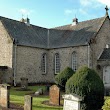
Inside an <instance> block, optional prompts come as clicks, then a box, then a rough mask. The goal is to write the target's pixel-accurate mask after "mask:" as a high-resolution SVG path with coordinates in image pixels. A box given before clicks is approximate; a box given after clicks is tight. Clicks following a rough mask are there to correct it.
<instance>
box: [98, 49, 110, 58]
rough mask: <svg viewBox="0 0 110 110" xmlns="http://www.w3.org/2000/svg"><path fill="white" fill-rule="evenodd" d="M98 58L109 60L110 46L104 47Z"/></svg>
mask: <svg viewBox="0 0 110 110" xmlns="http://www.w3.org/2000/svg"><path fill="white" fill-rule="evenodd" d="M98 60H110V48H105V49H104V50H103V52H102V54H101V56H100V57H99V59H98Z"/></svg>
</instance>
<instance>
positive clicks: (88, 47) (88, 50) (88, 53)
mask: <svg viewBox="0 0 110 110" xmlns="http://www.w3.org/2000/svg"><path fill="white" fill-rule="evenodd" d="M87 58H88V59H87V60H88V61H87V63H88V68H90V44H89V43H88V46H87Z"/></svg>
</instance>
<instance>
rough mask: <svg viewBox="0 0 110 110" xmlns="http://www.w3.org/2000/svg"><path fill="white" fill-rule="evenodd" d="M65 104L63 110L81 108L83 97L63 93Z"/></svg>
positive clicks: (77, 109) (78, 109)
mask: <svg viewBox="0 0 110 110" xmlns="http://www.w3.org/2000/svg"><path fill="white" fill-rule="evenodd" d="M63 98H64V106H63V110H80V102H81V101H82V98H81V97H80V96H78V95H76V94H66V95H63Z"/></svg>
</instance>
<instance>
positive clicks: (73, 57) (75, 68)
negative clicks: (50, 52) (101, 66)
mask: <svg viewBox="0 0 110 110" xmlns="http://www.w3.org/2000/svg"><path fill="white" fill-rule="evenodd" d="M72 69H73V70H74V71H76V70H77V53H76V52H75V51H74V52H73V53H72Z"/></svg>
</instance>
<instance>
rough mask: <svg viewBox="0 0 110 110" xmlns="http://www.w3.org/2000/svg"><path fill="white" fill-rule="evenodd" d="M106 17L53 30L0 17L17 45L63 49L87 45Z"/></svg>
mask: <svg viewBox="0 0 110 110" xmlns="http://www.w3.org/2000/svg"><path fill="white" fill-rule="evenodd" d="M105 18H106V17H101V18H97V19H93V20H88V21H83V22H79V23H78V24H77V25H74V26H72V25H71V24H69V25H65V26H60V27H56V28H53V29H47V28H42V27H39V26H34V25H30V26H27V25H26V24H25V23H23V22H19V21H16V20H12V19H8V18H5V17H0V20H1V22H2V23H3V25H4V27H5V28H6V30H7V32H8V33H9V35H10V36H11V37H12V39H14V40H15V42H16V44H17V45H24V46H32V47H39V48H46V49H50V48H61V47H69V46H80V45H87V43H88V42H89V41H90V39H91V38H93V37H94V36H95V35H96V33H97V32H98V30H99V29H100V27H101V26H102V24H103V22H104V20H105Z"/></svg>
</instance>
